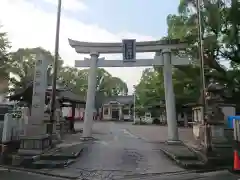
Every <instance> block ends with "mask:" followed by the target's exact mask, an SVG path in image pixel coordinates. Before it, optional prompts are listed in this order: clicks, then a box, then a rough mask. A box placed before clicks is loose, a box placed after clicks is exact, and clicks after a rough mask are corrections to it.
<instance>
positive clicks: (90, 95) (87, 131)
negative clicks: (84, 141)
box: [83, 52, 99, 137]
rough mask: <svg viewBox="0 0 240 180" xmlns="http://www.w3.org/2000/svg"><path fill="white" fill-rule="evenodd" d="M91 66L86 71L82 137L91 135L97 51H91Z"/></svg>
mask: <svg viewBox="0 0 240 180" xmlns="http://www.w3.org/2000/svg"><path fill="white" fill-rule="evenodd" d="M90 56H91V59H90V61H91V66H90V68H89V73H88V90H87V102H86V109H85V114H84V124H83V137H91V136H92V125H93V112H94V109H95V95H96V83H97V61H98V56H99V54H98V53H97V52H94V53H91V54H90Z"/></svg>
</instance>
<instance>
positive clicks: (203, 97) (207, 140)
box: [197, 0, 211, 152]
mask: <svg viewBox="0 0 240 180" xmlns="http://www.w3.org/2000/svg"><path fill="white" fill-rule="evenodd" d="M197 17H198V40H199V57H200V62H201V66H200V76H201V84H202V91H201V100H202V105H203V113H202V117H203V121H204V126H205V127H204V128H205V137H204V142H205V145H206V150H207V152H210V151H211V132H210V131H211V126H210V125H209V124H208V119H206V112H207V101H206V82H205V71H204V70H205V68H204V44H203V33H204V32H203V30H202V16H201V0H197Z"/></svg>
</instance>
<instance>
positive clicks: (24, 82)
mask: <svg viewBox="0 0 240 180" xmlns="http://www.w3.org/2000/svg"><path fill="white" fill-rule="evenodd" d="M39 53H42V54H43V55H44V57H45V60H47V61H49V62H50V63H49V65H50V66H51V64H52V63H53V56H52V54H51V53H50V52H49V51H47V50H45V49H43V48H40V47H37V48H26V49H22V48H20V49H18V50H17V51H16V52H12V53H10V57H9V62H10V63H11V66H10V67H9V71H10V72H11V73H12V74H13V77H12V78H10V83H11V87H12V88H11V91H15V90H16V91H20V90H24V89H26V88H27V87H28V86H29V84H30V83H31V82H32V81H33V78H34V70H35V61H36V55H37V54H39ZM61 64H62V62H61V60H60V63H59V66H60V67H61ZM48 78H49V79H48V81H50V80H51V79H50V78H51V77H48Z"/></svg>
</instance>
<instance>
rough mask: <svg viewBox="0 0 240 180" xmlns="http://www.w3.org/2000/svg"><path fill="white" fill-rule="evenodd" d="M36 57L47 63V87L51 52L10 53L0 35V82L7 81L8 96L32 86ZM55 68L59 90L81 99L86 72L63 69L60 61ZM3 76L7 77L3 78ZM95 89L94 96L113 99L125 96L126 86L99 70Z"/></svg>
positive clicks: (6, 39) (84, 94)
mask: <svg viewBox="0 0 240 180" xmlns="http://www.w3.org/2000/svg"><path fill="white" fill-rule="evenodd" d="M0 30H1V29H0ZM0 32H1V31H0ZM39 53H41V54H43V55H44V57H45V60H47V61H49V70H48V75H49V76H48V83H49V84H50V83H51V79H52V73H51V69H52V68H51V67H52V64H53V60H54V57H53V55H52V54H51V52H49V51H47V50H45V49H43V48H41V47H36V48H20V49H18V50H17V51H14V52H10V42H9V41H8V37H7V33H5V32H2V33H0V60H1V66H0V68H1V73H2V74H0V78H5V79H6V78H7V80H8V79H9V80H10V81H9V83H10V87H11V88H10V89H9V90H10V92H16V91H18V92H19V91H21V90H24V89H26V88H27V87H28V86H29V85H30V84H31V83H32V81H33V78H34V67H35V61H36V55H37V54H39ZM58 66H59V67H58V77H57V83H58V84H59V85H62V86H67V87H69V88H70V89H72V91H73V92H74V93H76V94H77V95H80V96H82V97H85V96H86V92H87V86H88V83H87V78H88V70H87V69H82V70H80V69H77V68H75V67H69V66H63V59H62V58H61V57H60V58H59V63H58ZM2 70H4V71H2ZM3 72H4V73H3ZM5 72H6V73H5ZM9 73H11V74H12V77H11V78H8V76H9ZM6 75H7V77H5V76H6ZM1 81H2V80H1ZM96 88H97V92H98V93H100V94H101V95H102V96H114V95H121V94H127V93H128V88H127V84H126V83H125V82H123V81H122V80H121V79H120V78H118V77H113V76H112V75H111V74H110V73H108V72H107V71H106V70H104V69H101V68H98V69H97V87H96Z"/></svg>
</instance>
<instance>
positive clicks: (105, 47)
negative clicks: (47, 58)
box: [69, 39, 189, 142]
mask: <svg viewBox="0 0 240 180" xmlns="http://www.w3.org/2000/svg"><path fill="white" fill-rule="evenodd" d="M69 44H70V46H71V47H72V48H74V49H75V51H76V52H77V53H84V54H90V58H84V60H76V61H75V67H89V68H90V69H89V75H88V91H87V102H86V109H85V115H84V127H83V137H85V138H88V137H91V136H92V125H93V111H94V104H95V95H96V79H97V78H96V77H97V68H98V67H137V66H163V74H164V89H165V99H166V112H167V123H168V141H170V142H176V141H179V138H178V128H177V119H176V107H175V96H174V90H173V83H172V66H173V65H187V64H189V59H188V58H179V57H176V56H173V55H172V53H171V50H172V49H181V48H186V47H187V44H186V43H183V42H180V41H179V40H160V41H143V42H136V40H134V39H126V40H123V41H122V43H95V42H82V41H76V40H71V39H69ZM136 52H155V53H156V52H157V53H156V55H155V57H154V58H153V59H136ZM100 53H105V54H106V53H109V54H110V53H111V54H116V53H123V60H105V58H98V57H99V54H100Z"/></svg>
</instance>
